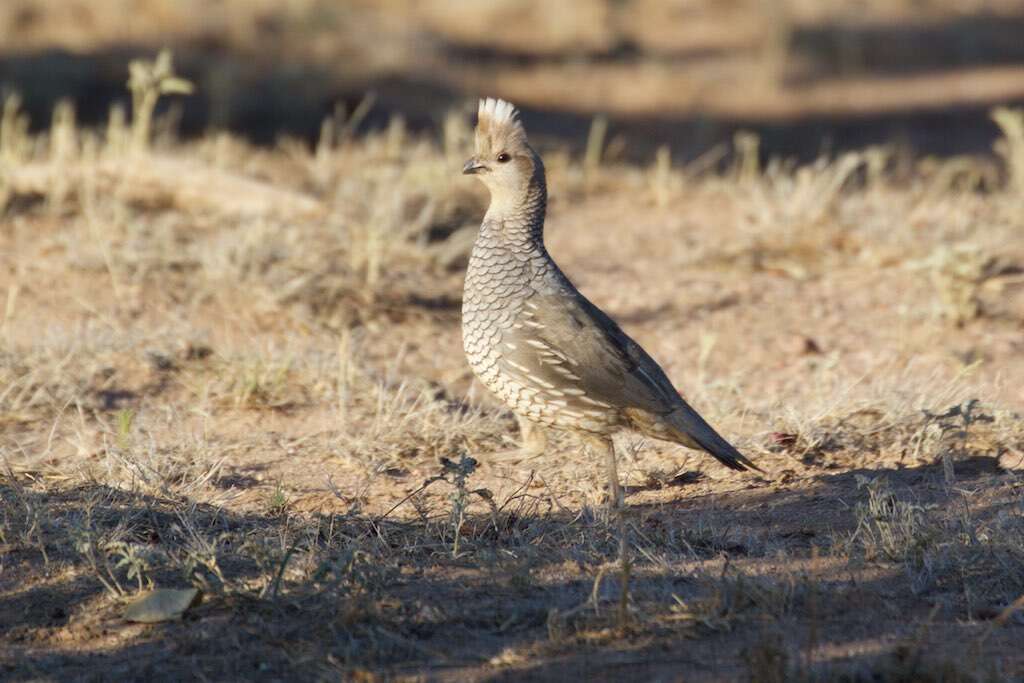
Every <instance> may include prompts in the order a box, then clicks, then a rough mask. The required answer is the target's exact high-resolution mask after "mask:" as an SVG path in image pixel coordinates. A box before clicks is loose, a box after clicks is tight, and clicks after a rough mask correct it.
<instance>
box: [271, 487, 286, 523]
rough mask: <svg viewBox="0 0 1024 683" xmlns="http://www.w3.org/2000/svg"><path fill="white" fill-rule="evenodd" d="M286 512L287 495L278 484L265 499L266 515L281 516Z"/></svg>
mask: <svg viewBox="0 0 1024 683" xmlns="http://www.w3.org/2000/svg"><path fill="white" fill-rule="evenodd" d="M287 511H288V493H287V492H286V491H285V490H284V488H282V486H281V482H278V483H277V485H276V486H275V487H274V490H273V491H272V492H271V494H270V496H268V498H267V513H269V514H271V515H283V514H284V513H285V512H287Z"/></svg>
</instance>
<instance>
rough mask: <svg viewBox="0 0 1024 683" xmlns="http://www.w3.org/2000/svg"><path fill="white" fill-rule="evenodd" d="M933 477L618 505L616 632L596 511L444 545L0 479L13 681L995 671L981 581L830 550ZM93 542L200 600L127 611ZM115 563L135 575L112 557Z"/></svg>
mask: <svg viewBox="0 0 1024 683" xmlns="http://www.w3.org/2000/svg"><path fill="white" fill-rule="evenodd" d="M958 475H959V476H960V479H959V481H958V487H959V489H960V490H982V489H984V488H985V487H999V486H1003V485H1005V484H1006V477H1007V476H1009V475H1005V474H1003V473H1001V472H1000V471H999V470H998V467H997V466H996V465H995V463H994V461H992V460H991V459H989V458H973V459H972V460H970V461H967V462H965V463H961V466H960V467H959V469H958ZM941 476H942V475H941V468H940V467H938V466H929V467H917V468H908V469H896V470H859V471H853V472H843V473H837V474H821V475H817V476H814V477H811V478H808V479H807V480H804V481H803V482H800V483H798V484H795V485H793V486H789V487H776V486H772V485H770V484H767V483H765V482H761V483H759V484H754V485H752V486H751V487H749V488H747V489H744V490H739V491H734V492H731V493H725V494H722V495H718V496H714V497H711V496H704V497H695V498H682V499H679V500H677V501H675V502H672V503H669V504H664V505H657V506H632V507H631V508H630V519H631V521H632V523H633V525H634V531H633V540H634V543H635V545H636V551H635V555H636V562H635V565H634V568H633V576H632V579H631V583H630V590H631V597H632V607H633V615H634V616H633V622H632V623H631V624H630V625H629V626H628V627H626V628H625V629H624V630H620V629H619V628H618V623H617V622H616V620H615V617H614V615H615V608H614V606H615V604H616V599H617V595H618V590H619V583H618V576H617V574H616V573H615V571H614V570H612V571H608V569H607V568H606V569H604V570H603V569H602V567H607V566H608V560H610V559H611V558H613V557H614V552H615V550H614V549H615V547H616V539H615V537H614V533H613V532H612V529H611V526H610V525H609V524H608V523H607V521H606V520H603V518H602V515H601V513H600V512H597V513H595V512H593V511H589V510H583V511H579V512H573V513H569V512H559V511H553V510H550V509H546V508H545V504H544V501H542V500H539V499H535V498H533V497H532V496H526V495H521V496H520V497H518V498H516V499H512V498H510V499H509V500H508V501H505V502H504V503H503V504H502V505H501V506H500V509H498V510H497V511H495V512H494V513H493V514H486V513H485V514H474V515H471V516H470V517H469V518H468V519H467V520H466V522H465V524H464V526H463V527H462V532H461V534H460V546H461V548H460V551H459V553H458V554H457V555H453V552H452V550H453V547H452V546H453V541H454V536H453V535H452V525H451V521H450V519H449V517H448V516H446V514H444V513H443V512H442V514H430V515H427V514H426V513H424V516H422V517H421V518H419V519H412V520H405V521H400V520H396V519H381V518H378V517H374V516H370V515H366V514H361V513H359V512H358V511H357V510H352V511H349V512H348V513H346V514H323V515H313V516H308V517H307V516H290V515H287V514H278V515H272V514H236V513H232V512H229V511H227V510H224V509H221V508H216V507H212V506H209V505H199V504H195V503H192V502H190V501H188V500H187V499H171V498H161V497H154V496H146V495H140V494H130V493H126V492H123V491H120V490H116V489H111V488H108V487H105V486H100V485H88V486H80V487H75V488H71V489H66V490H62V491H59V492H54V491H42V492H40V491H34V490H32V489H30V488H27V487H25V486H23V485H21V484H13V483H12V482H11V481H9V480H8V481H7V482H6V483H5V484H4V485H3V486H2V488H0V493H2V496H3V500H4V506H5V522H6V523H5V527H4V528H5V538H6V539H7V540H6V543H7V545H6V548H5V552H4V560H3V563H4V574H3V577H4V578H3V580H2V582H0V595H2V598H0V642H4V643H6V648H7V651H8V655H7V659H6V661H5V663H4V664H3V665H2V667H3V670H4V678H5V680H12V681H22V680H33V679H37V678H40V677H43V678H54V679H62V680H66V679H76V680H77V679H79V678H90V677H95V676H102V677H106V678H109V677H111V676H114V677H117V678H121V679H129V678H130V679H144V678H156V679H160V680H163V679H170V678H183V677H189V678H191V677H199V678H214V679H224V678H245V679H250V678H280V677H289V678H293V677H299V678H317V677H323V676H329V675H332V674H333V675H338V674H339V673H341V672H349V673H351V672H353V671H356V670H363V669H366V670H375V671H380V672H386V673H387V674H388V675H396V674H402V673H407V674H417V675H427V676H428V678H431V679H434V678H437V679H446V678H450V679H452V680H466V679H470V678H472V679H480V678H488V677H490V678H489V679H490V680H512V679H515V678H520V677H522V676H523V675H528V676H529V677H530V678H531V680H564V679H565V678H566V677H567V676H568V677H571V678H579V677H581V676H586V677H587V678H588V679H589V678H596V679H605V680H615V679H620V677H621V676H624V675H626V674H625V673H624V672H625V671H628V672H629V675H630V676H631V677H633V676H639V677H641V678H650V677H658V676H665V675H669V676H672V675H679V674H680V673H684V672H685V674H686V675H690V676H693V677H695V678H696V679H698V680H699V679H700V678H701V677H704V676H707V677H715V678H721V677H722V676H726V677H728V678H735V677H737V676H741V675H743V672H749V671H750V670H751V667H755V666H758V664H757V661H759V660H758V657H770V658H771V657H773V658H774V659H773V660H772V661H775V662H776V664H775V665H774V666H781V667H782V669H781V671H782V673H783V674H786V672H792V671H795V669H794V668H793V667H794V666H797V665H799V664H800V662H801V661H802V660H801V659H800V657H799V653H800V652H801V651H802V650H806V649H807V648H812V649H813V648H817V647H819V646H821V645H822V644H827V648H825V649H824V650H822V652H824V653H825V655H823V656H821V657H820V658H819V660H818V661H816V662H815V663H814V665H813V667H815V670H816V671H819V673H821V671H824V670H825V669H823V668H822V667H826V668H827V667H844V669H843V670H850V671H855V672H859V674H858V675H861V674H863V675H866V676H870V675H877V674H878V673H879V672H881V675H889V673H892V672H893V671H896V670H897V669H893V668H892V667H904V668H906V667H909V669H907V671H910V675H911V678H907V679H905V680H916V679H915V678H913V674H914V672H917V673H920V675H922V676H923V675H925V673H926V670H925V669H926V667H933V666H938V665H940V664H941V665H943V666H944V665H945V664H944V663H945V662H947V660H949V658H950V657H954V656H959V657H961V661H963V662H969V661H980V660H977V658H978V657H981V656H982V655H984V661H985V662H986V666H994V665H998V667H999V669H998V670H999V671H1001V672H1003V673H1005V672H1006V671H1007V669H1006V668H1005V667H1009V666H1018V667H1019V666H1021V664H1022V663H1021V662H1019V661H1016V660H1017V659H1020V658H1019V657H1017V656H1011V655H1010V654H1009V653H1010V652H1011V650H1007V649H1004V648H1005V647H1006V642H1005V641H1006V640H1007V639H1008V638H1012V637H1014V634H1016V632H1017V631H1019V629H1020V626H1011V627H1009V628H1008V629H1002V630H1000V631H996V632H995V633H988V631H989V630H990V629H989V623H990V622H988V621H986V620H985V619H986V618H991V616H992V615H991V614H989V613H988V612H983V611H982V610H980V609H979V607H978V605H981V602H980V600H981V597H980V595H975V596H974V600H975V606H974V607H972V606H971V604H968V605H967V607H966V610H967V612H968V613H969V612H970V611H971V610H972V609H973V610H974V612H975V614H974V616H973V617H972V618H964V617H965V607H964V604H963V603H964V598H965V594H966V592H967V590H968V588H967V586H968V585H969V586H970V587H971V589H972V590H980V589H981V587H982V586H989V584H990V583H991V582H988V583H986V581H988V579H989V578H991V577H988V578H985V577H981V576H980V574H979V575H978V576H974V577H972V578H971V579H970V581H969V582H968V581H967V579H965V578H964V577H956V576H952V577H946V576H941V575H938V576H936V577H934V580H930V581H929V582H925V583H923V584H922V583H921V580H920V575H919V568H918V569H913V568H908V567H909V565H908V566H901V565H900V564H899V563H894V562H884V561H883V562H875V563H872V562H867V563H865V562H864V561H863V559H861V560H857V559H856V558H855V557H854V556H853V555H850V554H845V553H844V552H843V551H840V550H838V546H837V540H836V539H841V538H844V537H846V536H848V535H849V534H850V533H851V532H852V531H853V530H854V528H855V526H856V524H857V521H856V519H855V515H854V509H855V506H856V505H857V504H858V503H861V502H863V500H864V498H865V496H866V493H865V488H864V486H863V482H864V479H865V478H868V479H884V480H885V481H886V482H887V484H888V486H890V487H891V489H892V490H893V491H894V492H897V493H898V494H899V496H900V497H902V498H906V499H908V500H911V501H913V503H914V504H915V505H919V506H921V509H922V510H923V509H934V510H939V511H941V510H945V509H946V508H955V507H956V505H958V504H960V501H961V500H962V497H961V496H960V494H958V493H956V492H955V491H954V490H952V489H950V488H948V487H945V486H943V485H942V483H941ZM683 486H685V484H683ZM1017 504H1019V501H1018V503H1017ZM1007 507H1008V503H1007V502H1006V501H999V502H987V503H985V504H984V505H978V506H975V507H974V508H973V509H972V510H971V515H972V518H973V519H974V520H975V521H976V522H977V523H979V524H984V522H985V520H988V519H992V518H994V517H995V516H997V515H1000V514H1005V509H1007ZM90 538H91V539H92V540H93V541H94V542H95V547H97V548H102V547H111V546H105V545H104V544H107V543H114V542H120V543H126V544H128V545H130V546H132V547H134V548H135V549H136V553H137V554H139V555H141V556H143V557H145V558H147V563H148V566H149V569H148V570H147V572H146V573H147V575H148V576H149V577H150V578H152V579H153V580H154V581H155V582H156V584H157V585H163V586H175V585H177V586H181V585H185V583H186V581H187V580H188V579H187V578H186V576H188V575H190V576H191V577H192V578H191V580H192V581H193V582H194V583H197V584H200V585H203V586H205V589H206V598H205V600H204V602H203V603H202V604H201V605H200V606H199V607H198V608H195V609H193V610H192V611H190V612H189V613H188V614H187V615H186V617H185V618H184V620H182V621H180V622H175V623H167V624H159V625H152V626H139V625H129V624H126V623H125V622H123V620H122V619H121V618H120V609H121V608H120V606H119V604H120V603H119V602H118V601H117V600H114V599H112V598H111V597H110V596H109V595H107V594H106V593H105V592H104V589H103V587H102V585H101V583H100V581H99V580H98V579H97V575H98V574H99V573H102V571H103V570H102V568H100V569H97V568H96V567H95V566H91V565H90V563H89V561H88V559H87V556H86V554H84V553H83V550H82V548H83V547H85V546H83V543H85V542H86V541H87V540H88V539H90ZM214 560H215V561H214ZM204 563H205V564H204ZM214 567H215V568H216V569H214ZM975 569H977V571H978V572H982V571H984V570H982V569H981V565H980V564H979V565H978V566H977V567H976V568H975ZM113 573H114V574H115V575H116V576H119V577H120V580H121V582H122V585H124V586H125V587H126V590H127V592H129V593H132V592H134V586H133V585H132V582H130V581H128V580H127V579H125V578H124V569H123V568H120V567H119V568H115V569H114V571H113ZM29 577H32V579H31V582H30V583H23V582H25V581H28V580H29ZM595 577H597V582H596V584H595ZM982 579H985V580H982ZM1000 585H1003V584H1000ZM1003 592H1004V593H1005V589H1003ZM1012 597H1013V596H1012V595H1010V594H1009V593H1006V594H1005V595H1004V594H1000V595H999V596H998V598H999V599H1003V600H1006V599H1012ZM986 598H992V599H994V598H995V596H994V594H993V595H990V596H986ZM986 615H987V616H986ZM925 624H928V626H927V627H925V626H924V625H925ZM922 629H924V630H922ZM1011 631H1012V632H1011ZM985 634H987V636H986V637H987V640H985V639H983V636H984V635H985ZM933 641H934V642H933ZM907 648H910V649H911V650H912V654H913V661H910V660H908V659H907V657H908V656H909V655H908V650H907ZM914 648H916V649H914ZM772 653H774V654H772ZM914 653H916V654H914ZM901 658H902V659H901ZM949 661H951V660H949ZM779 662H781V664H780V663H779ZM915 667H917V668H915ZM929 670H930V669H929ZM886 672H889V673H886ZM865 680H870V678H868V679H865Z"/></svg>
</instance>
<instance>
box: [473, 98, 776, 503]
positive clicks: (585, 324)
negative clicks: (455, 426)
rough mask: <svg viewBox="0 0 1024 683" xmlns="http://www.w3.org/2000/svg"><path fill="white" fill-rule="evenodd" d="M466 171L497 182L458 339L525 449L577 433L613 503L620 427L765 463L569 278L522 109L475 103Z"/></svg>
mask: <svg viewBox="0 0 1024 683" xmlns="http://www.w3.org/2000/svg"><path fill="white" fill-rule="evenodd" d="M474 142H475V145H474V154H473V155H472V156H471V157H470V158H469V160H468V161H466V163H465V165H464V166H463V168H462V172H463V174H466V175H472V176H475V177H476V178H478V179H479V180H480V181H482V182H483V184H484V185H485V186H486V187H487V189H488V190H489V191H490V205H489V207H488V209H487V212H486V214H485V215H484V218H483V222H482V223H481V225H480V229H479V232H478V233H477V236H476V239H475V242H474V244H473V248H472V252H471V254H470V259H469V265H468V267H467V270H466V278H465V285H464V290H463V299H462V339H463V347H464V350H465V352H466V358H467V360H468V362H469V365H470V367H471V368H472V370H473V372H474V374H475V375H476V376H477V377H478V378H479V379H480V381H481V382H482V383H483V384H484V386H486V387H487V388H488V389H489V390H490V391H491V392H493V393H494V394H495V395H496V396H497V397H498V398H499V399H500V400H501V401H502V402H503V403H504V404H505V405H506V406H507V407H508V408H510V409H511V411H512V412H513V413H514V414H515V415H516V417H517V418H518V420H519V424H520V428H521V431H522V435H523V442H524V443H523V447H522V449H521V451H522V452H523V454H524V455H528V456H536V455H539V454H541V453H542V452H543V450H544V449H545V448H546V436H545V435H544V430H546V429H556V430H562V431H568V432H572V433H575V434H576V435H577V436H579V437H580V438H581V440H582V441H583V443H584V444H585V445H586V446H587V447H589V448H590V449H591V450H592V452H593V454H594V455H597V456H601V455H602V454H603V457H604V460H605V465H606V468H607V476H608V485H609V488H610V492H611V497H612V500H611V504H612V508H613V509H616V508H618V509H621V507H622V505H623V498H622V489H621V487H620V483H619V479H618V473H617V465H616V455H615V446H614V440H613V436H614V435H615V434H617V433H619V432H622V431H632V432H639V433H640V434H643V435H645V436H647V437H652V438H655V439H659V440H664V441H670V442H675V443H678V444H681V445H683V446H686V447H688V448H691V449H696V450H700V451H704V452H706V453H708V454H710V455H711V456H712V457H714V458H715V459H716V460H718V461H719V462H720V463H722V464H723V465H725V466H726V467H728V468H730V469H733V470H740V471H743V470H758V471H760V468H758V467H757V466H756V465H755V464H754V463H753V462H751V461H750V460H749V459H748V458H747V457H746V456H744V455H743V454H742V453H740V452H739V451H738V450H737V449H736V448H734V447H733V446H732V445H731V444H730V443H729V442H728V441H726V440H725V439H724V438H723V437H722V436H721V435H719V433H718V432H716V431H715V430H714V428H712V427H711V425H709V424H708V423H707V422H706V421H705V420H704V418H702V417H701V416H700V415H699V414H698V413H697V412H696V411H695V410H694V409H693V408H691V407H690V405H689V404H688V403H687V402H686V401H685V400H684V399H683V397H682V396H681V395H680V393H679V392H678V391H677V390H676V388H675V387H674V386H673V385H672V382H671V381H670V380H669V379H668V377H667V376H666V374H665V372H664V370H662V369H661V367H660V366H659V365H658V363H657V362H655V361H654V359H653V358H651V356H650V355H648V353H647V352H646V351H644V349H643V348H642V347H641V346H640V345H639V344H638V343H637V342H635V341H634V340H633V339H632V338H631V337H629V335H627V334H626V333H625V332H623V331H622V329H621V328H620V327H619V326H618V324H616V323H615V321H614V320H612V319H611V318H610V317H609V316H608V315H607V314H606V313H604V311H602V310H601V309H600V308H598V307H597V306H596V305H594V304H593V303H591V302H590V301H589V300H588V299H587V298H586V297H585V296H584V295H583V294H581V293H580V291H579V290H578V289H576V287H575V286H574V285H573V284H572V282H571V281H570V280H569V278H568V277H567V276H566V275H565V273H563V272H562V270H561V269H560V268H559V267H558V265H557V264H556V263H555V261H554V259H552V257H551V255H550V254H549V253H548V251H547V248H546V247H545V245H544V219H545V212H546V208H547V181H546V179H545V174H544V163H543V161H542V160H541V158H540V155H538V154H537V152H536V151H534V149H533V148H532V147H531V146H530V144H529V142H528V141H527V137H526V129H525V128H524V126H523V123H522V120H521V118H520V114H519V111H518V109H516V107H515V106H513V105H512V104H511V103H509V102H506V101H504V100H501V99H493V98H485V99H481V100H480V102H479V107H478V110H477V124H476V129H475V139H474Z"/></svg>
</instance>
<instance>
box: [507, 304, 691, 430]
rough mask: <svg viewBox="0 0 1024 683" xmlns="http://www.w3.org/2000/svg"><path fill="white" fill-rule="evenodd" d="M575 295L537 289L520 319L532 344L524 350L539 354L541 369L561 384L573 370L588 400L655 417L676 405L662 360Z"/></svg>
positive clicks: (574, 380)
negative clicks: (661, 364) (653, 356)
mask: <svg viewBox="0 0 1024 683" xmlns="http://www.w3.org/2000/svg"><path fill="white" fill-rule="evenodd" d="M573 294H574V295H572V296H566V295H565V293H564V292H558V293H550V294H549V293H543V292H535V293H534V295H533V296H531V297H530V298H529V299H528V300H527V302H526V305H525V306H524V308H523V312H522V320H521V322H522V324H523V332H524V336H525V337H527V338H529V339H530V342H528V343H527V346H526V348H523V349H521V350H520V353H526V354H531V355H533V356H534V357H537V356H538V355H539V356H540V357H541V362H540V364H539V366H540V368H539V369H540V371H541V372H543V373H544V374H545V375H548V378H549V380H551V381H554V382H556V383H561V384H566V379H565V378H566V376H567V373H571V375H572V377H573V378H575V379H572V383H573V384H575V385H576V386H578V388H579V389H580V390H582V391H583V392H584V393H585V395H586V396H587V397H588V398H591V399H594V400H597V401H601V402H604V403H607V404H609V405H611V406H617V407H620V408H623V409H625V408H637V409H640V410H643V411H647V412H650V413H653V414H656V415H663V414H666V413H668V412H671V411H672V410H673V409H675V408H677V407H678V406H679V404H680V402H681V400H682V399H681V398H680V396H679V393H678V392H677V391H676V390H675V387H673V386H672V382H670V381H669V379H668V377H666V376H665V373H664V371H663V370H662V369H661V368H660V367H659V366H658V364H657V363H656V362H654V360H653V359H652V358H651V357H650V356H649V355H647V352H645V351H644V350H643V349H642V348H641V347H640V345H639V344H637V343H636V342H635V341H633V340H632V339H631V338H630V337H629V336H628V335H627V334H626V333H625V332H623V331H622V330H621V329H620V328H619V326H618V325H617V324H615V321H613V320H612V319H611V318H609V317H608V316H607V315H605V313H604V312H602V311H601V310H600V309H599V308H597V306H594V305H593V304H592V303H590V302H589V301H587V299H586V298H585V297H583V296H582V295H581V294H578V293H573ZM544 358H547V359H549V361H548V362H545V361H544V360H543V359H544ZM529 365H531V366H533V367H535V368H536V367H538V364H537V363H529Z"/></svg>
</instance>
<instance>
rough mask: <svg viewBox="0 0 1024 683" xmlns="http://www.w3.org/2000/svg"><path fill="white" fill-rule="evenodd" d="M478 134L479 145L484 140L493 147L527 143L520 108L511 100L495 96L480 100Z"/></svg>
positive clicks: (477, 122) (477, 123)
mask: <svg viewBox="0 0 1024 683" xmlns="http://www.w3.org/2000/svg"><path fill="white" fill-rule="evenodd" d="M476 135H477V141H478V147H479V144H480V143H482V142H483V141H484V140H486V141H487V143H488V144H489V145H490V146H491V147H499V146H502V145H513V146H514V145H518V144H525V143H526V129H525V128H523V122H522V121H520V120H519V110H518V109H516V108H515V106H514V105H513V104H512V103H511V102H506V101H505V100H499V99H495V98H493V97H488V98H486V99H482V100H480V107H479V108H478V109H477V121H476ZM477 151H480V150H479V149H478V150H477Z"/></svg>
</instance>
